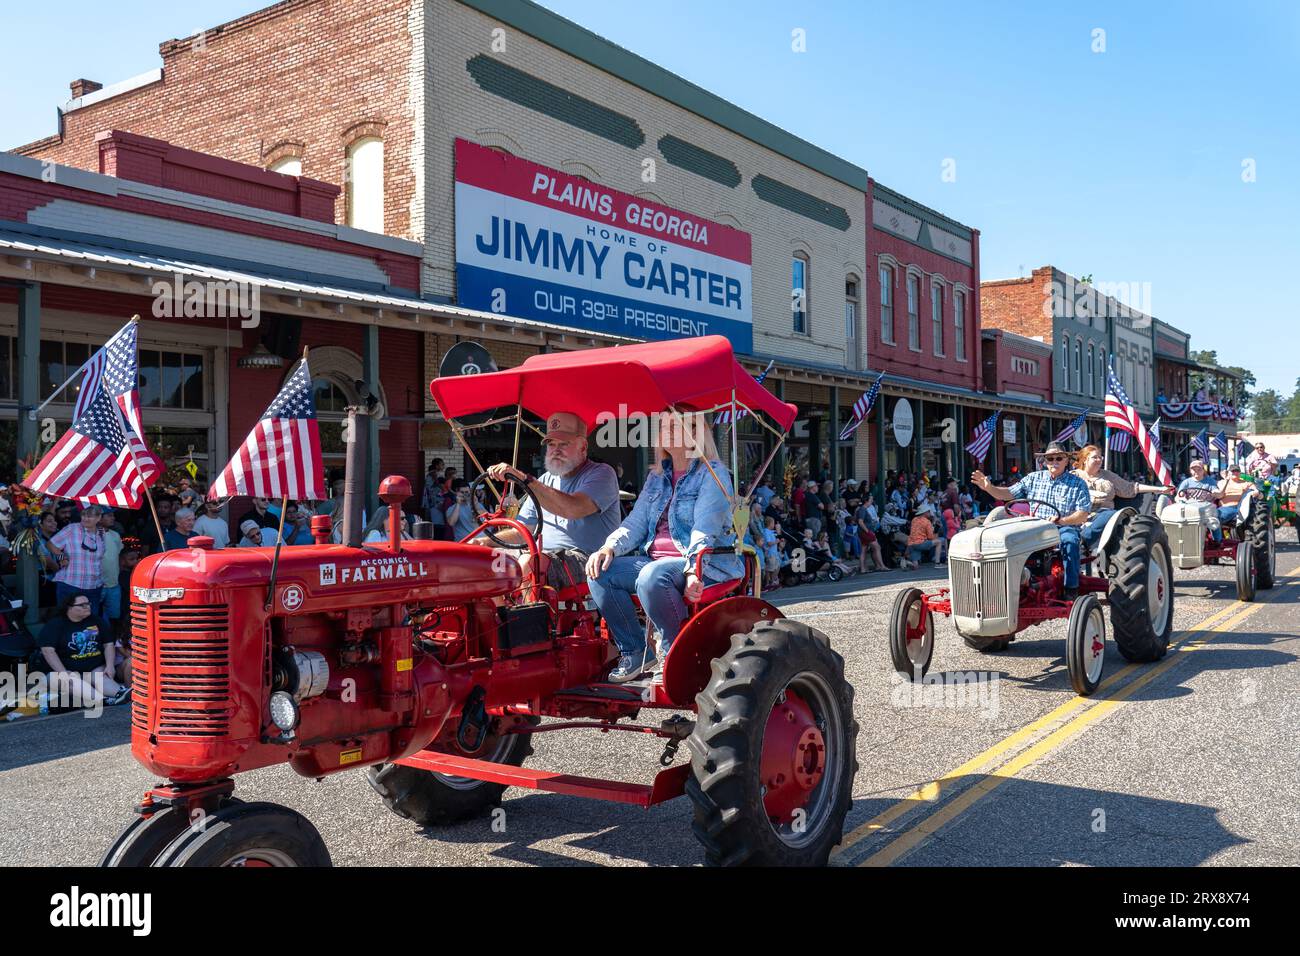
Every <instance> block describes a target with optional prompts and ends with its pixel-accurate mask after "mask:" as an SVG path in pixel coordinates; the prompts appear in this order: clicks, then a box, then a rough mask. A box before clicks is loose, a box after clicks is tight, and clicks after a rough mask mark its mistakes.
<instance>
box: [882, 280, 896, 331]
mask: <svg viewBox="0 0 1300 956" xmlns="http://www.w3.org/2000/svg"><path fill="white" fill-rule="evenodd" d="M880 341H882V342H884V343H885V344H887V345H893V344H894V270H893V269H891V268H890V267H889V266H881V267H880Z"/></svg>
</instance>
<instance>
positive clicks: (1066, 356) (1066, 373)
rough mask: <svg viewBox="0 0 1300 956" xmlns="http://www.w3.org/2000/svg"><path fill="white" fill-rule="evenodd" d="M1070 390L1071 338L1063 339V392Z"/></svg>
mask: <svg viewBox="0 0 1300 956" xmlns="http://www.w3.org/2000/svg"><path fill="white" fill-rule="evenodd" d="M1069 390H1070V337H1069V336H1068V335H1066V336H1062V337H1061V391H1063V392H1066V391H1069Z"/></svg>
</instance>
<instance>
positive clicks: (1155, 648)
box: [1107, 515, 1174, 663]
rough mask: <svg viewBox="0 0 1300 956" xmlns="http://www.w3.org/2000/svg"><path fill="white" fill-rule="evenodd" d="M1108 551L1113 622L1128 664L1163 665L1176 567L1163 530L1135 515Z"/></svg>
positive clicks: (1171, 621)
mask: <svg viewBox="0 0 1300 956" xmlns="http://www.w3.org/2000/svg"><path fill="white" fill-rule="evenodd" d="M1111 540H1112V543H1111V545H1110V547H1109V548H1108V549H1107V551H1108V554H1107V561H1108V565H1109V569H1110V573H1109V574H1108V577H1109V578H1110V593H1109V595H1108V597H1109V599H1110V623H1111V628H1112V629H1113V631H1114V632H1115V646H1116V647H1118V648H1119V652H1120V654H1122V655H1123V656H1124V659H1125V660H1126V661H1134V662H1137V663H1149V662H1151V661H1158V660H1160V658H1162V657H1164V656H1165V652H1166V651H1168V650H1169V638H1170V636H1171V634H1172V633H1173V624H1174V565H1173V559H1172V558H1171V557H1170V554H1169V537H1168V535H1166V534H1165V529H1164V526H1163V525H1161V524H1160V522H1159V521H1158V520H1156V519H1155V518H1152V517H1150V516H1148V515H1134V516H1132V517H1130V518H1129V519H1128V520H1127V521H1125V522H1124V524H1123V525H1122V526H1121V529H1120V533H1119V535H1117V536H1116V538H1112V539H1111Z"/></svg>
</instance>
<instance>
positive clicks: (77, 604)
mask: <svg viewBox="0 0 1300 956" xmlns="http://www.w3.org/2000/svg"><path fill="white" fill-rule="evenodd" d="M69 606H70V607H84V608H88V607H90V602H89V601H74V602H72V604H71V605H69Z"/></svg>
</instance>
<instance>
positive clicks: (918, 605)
mask: <svg viewBox="0 0 1300 956" xmlns="http://www.w3.org/2000/svg"><path fill="white" fill-rule="evenodd" d="M932 657H934V615H933V614H931V613H930V611H929V609H927V608H926V606H925V597H924V595H923V594H922V593H921V591H920V589H919V588H904V589H903V590H902V591H899V592H898V597H897V598H895V599H894V608H893V610H892V611H891V612H890V614H889V658H890V660H891V661H892V662H893V664H894V670H896V671H898V673H900V674H902V675H903V676H904V677H906V678H907V679H908V680H913V681H915V680H919V679H920V678H922V677H924V676H925V672H926V671H928V670H929V669H930V659H931V658H932Z"/></svg>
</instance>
